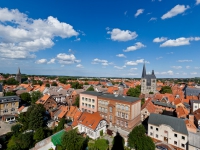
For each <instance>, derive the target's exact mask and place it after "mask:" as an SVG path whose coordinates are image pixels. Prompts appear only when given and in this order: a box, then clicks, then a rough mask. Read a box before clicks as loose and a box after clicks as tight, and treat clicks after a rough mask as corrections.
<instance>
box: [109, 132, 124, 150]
mask: <svg viewBox="0 0 200 150" xmlns="http://www.w3.org/2000/svg"><path fill="white" fill-rule="evenodd" d="M116 149H120V150H124V138H123V137H122V136H121V135H120V134H119V133H118V132H117V134H116V136H115V137H114V139H113V146H112V149H111V150H116Z"/></svg>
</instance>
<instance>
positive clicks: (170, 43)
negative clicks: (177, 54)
mask: <svg viewBox="0 0 200 150" xmlns="http://www.w3.org/2000/svg"><path fill="white" fill-rule="evenodd" d="M199 40H200V37H189V38H185V37H180V38H178V39H175V40H171V39H170V40H167V41H165V42H164V43H162V44H161V45H160V47H172V46H183V45H190V41H199Z"/></svg>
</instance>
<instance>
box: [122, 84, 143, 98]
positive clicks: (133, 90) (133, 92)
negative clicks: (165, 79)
mask: <svg viewBox="0 0 200 150" xmlns="http://www.w3.org/2000/svg"><path fill="white" fill-rule="evenodd" d="M140 93H141V86H139V85H138V86H136V87H135V88H130V89H129V90H128V91H127V93H126V94H127V95H128V96H132V97H139V96H140Z"/></svg>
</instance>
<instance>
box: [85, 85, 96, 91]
mask: <svg viewBox="0 0 200 150" xmlns="http://www.w3.org/2000/svg"><path fill="white" fill-rule="evenodd" d="M86 91H94V88H93V86H90V87H89V88H88V89H87V90H86Z"/></svg>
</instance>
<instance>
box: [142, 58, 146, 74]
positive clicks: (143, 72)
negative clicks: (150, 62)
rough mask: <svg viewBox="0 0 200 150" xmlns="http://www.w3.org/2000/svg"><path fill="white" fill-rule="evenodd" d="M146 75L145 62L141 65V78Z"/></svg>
mask: <svg viewBox="0 0 200 150" xmlns="http://www.w3.org/2000/svg"><path fill="white" fill-rule="evenodd" d="M145 76H146V67H145V62H144V65H143V70H142V78H144V77H145Z"/></svg>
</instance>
